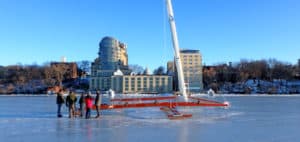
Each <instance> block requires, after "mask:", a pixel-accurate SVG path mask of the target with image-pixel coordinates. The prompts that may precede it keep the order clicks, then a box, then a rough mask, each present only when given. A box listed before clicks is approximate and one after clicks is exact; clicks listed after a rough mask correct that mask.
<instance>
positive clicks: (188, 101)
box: [94, 0, 229, 120]
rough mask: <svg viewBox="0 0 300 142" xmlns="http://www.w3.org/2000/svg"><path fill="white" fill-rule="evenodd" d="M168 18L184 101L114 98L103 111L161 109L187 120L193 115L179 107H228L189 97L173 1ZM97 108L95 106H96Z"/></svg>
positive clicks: (175, 117)
mask: <svg viewBox="0 0 300 142" xmlns="http://www.w3.org/2000/svg"><path fill="white" fill-rule="evenodd" d="M166 5H167V11H168V18H169V23H170V28H171V32H172V41H173V47H174V51H175V63H176V68H177V73H178V82H179V91H180V95H181V96H183V98H184V99H183V100H182V99H181V98H180V97H179V96H164V97H163V96H160V97H137V98H112V99H111V100H110V101H111V104H101V106H100V108H101V110H103V109H126V108H145V107H160V109H161V110H162V111H163V112H165V113H166V115H167V117H168V118H169V119H171V120H177V119H185V118H190V117H192V114H182V113H180V112H179V111H178V110H177V107H227V106H229V103H228V102H225V103H221V102H217V101H212V100H208V99H203V98H199V97H188V96H187V93H186V88H185V85H184V76H183V71H182V66H181V60H180V52H179V43H178V37H177V32H176V26H175V19H174V14H173V8H172V3H171V0H166ZM94 108H95V106H94Z"/></svg>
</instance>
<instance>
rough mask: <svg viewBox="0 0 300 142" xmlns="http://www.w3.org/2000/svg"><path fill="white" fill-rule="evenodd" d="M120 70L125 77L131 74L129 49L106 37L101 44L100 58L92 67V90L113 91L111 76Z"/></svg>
mask: <svg viewBox="0 0 300 142" xmlns="http://www.w3.org/2000/svg"><path fill="white" fill-rule="evenodd" d="M118 69H120V70H121V71H122V72H123V73H124V74H125V75H128V74H130V73H131V71H130V70H129V68H128V55H127V47H126V45H125V44H124V43H122V42H120V41H118V40H116V39H114V38H112V37H104V38H103V39H102V40H101V42H100V43H99V52H98V58H96V59H95V61H94V62H93V63H92V67H91V81H90V88H91V89H99V90H109V89H111V76H113V74H114V72H115V71H116V70H118Z"/></svg>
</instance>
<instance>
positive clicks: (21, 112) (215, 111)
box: [0, 96, 300, 142]
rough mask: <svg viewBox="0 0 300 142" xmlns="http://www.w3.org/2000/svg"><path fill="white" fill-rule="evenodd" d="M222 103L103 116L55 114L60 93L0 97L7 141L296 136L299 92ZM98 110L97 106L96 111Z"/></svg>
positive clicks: (245, 140) (0, 134)
mask: <svg viewBox="0 0 300 142" xmlns="http://www.w3.org/2000/svg"><path fill="white" fill-rule="evenodd" d="M226 99H227V101H230V103H231V104H232V106H231V108H230V109H223V108H198V107H191V108H188V107H186V108H179V111H181V112H185V113H191V114H193V117H192V118H191V119H186V120H179V121H178V120H168V119H167V118H166V116H165V114H164V113H163V112H161V111H160V110H159V108H145V109H126V110H125V109H124V110H113V111H107V110H106V111H102V112H101V113H102V115H101V118H100V119H90V120H86V119H82V118H75V119H69V118H67V109H66V108H65V107H64V108H63V112H64V117H63V118H56V104H55V97H54V96H49V97H45V96H43V97H17V96H14V97H9V96H5V97H4V96H1V97H0V138H1V141H2V140H5V142H22V141H30V142H41V141H42V142H60V141H61V142H67V141H72V142H75V141H78V142H82V141H85V142H86V141H87V142H92V141H104V142H153V141H162V142H163V141H172V142H193V141H194V142H214V141H224V142H229V141H230V142H241V141H242V142H282V141H285V142H295V141H297V139H298V134H299V130H300V128H299V126H300V110H299V108H300V97H299V96H295V97H282V96H281V97H273V96H270V97H259V96H251V97H243V96H239V97H226ZM92 115H93V116H95V112H94V111H93V114H92Z"/></svg>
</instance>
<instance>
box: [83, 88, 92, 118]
mask: <svg viewBox="0 0 300 142" xmlns="http://www.w3.org/2000/svg"><path fill="white" fill-rule="evenodd" d="M85 107H86V113H85V118H86V119H89V118H91V109H92V108H93V98H92V96H91V95H90V93H88V95H87V96H86V97H85Z"/></svg>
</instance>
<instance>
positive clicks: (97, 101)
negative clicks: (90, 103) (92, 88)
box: [94, 91, 101, 118]
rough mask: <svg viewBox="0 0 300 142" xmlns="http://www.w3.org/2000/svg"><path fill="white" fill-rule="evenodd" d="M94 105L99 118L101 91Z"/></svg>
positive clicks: (97, 94)
mask: <svg viewBox="0 0 300 142" xmlns="http://www.w3.org/2000/svg"><path fill="white" fill-rule="evenodd" d="M94 105H95V106H96V111H97V116H96V118H99V117H100V106H101V96H100V92H99V91H97V92H96V98H95V103H94Z"/></svg>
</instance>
